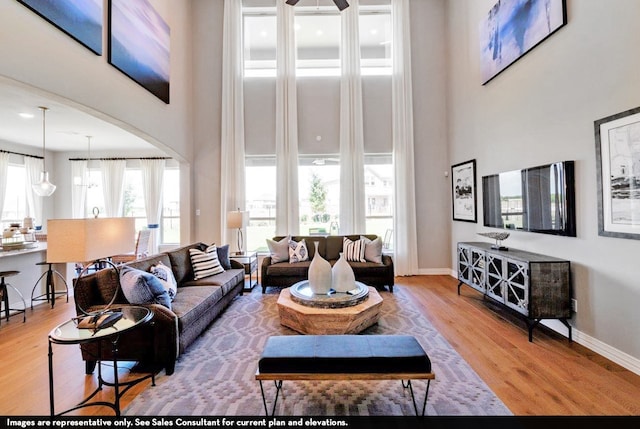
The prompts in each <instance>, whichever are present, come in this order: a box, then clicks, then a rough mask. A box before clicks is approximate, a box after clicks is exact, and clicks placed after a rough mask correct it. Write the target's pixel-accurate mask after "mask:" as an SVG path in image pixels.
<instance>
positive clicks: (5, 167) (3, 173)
mask: <svg viewBox="0 0 640 429" xmlns="http://www.w3.org/2000/svg"><path fill="white" fill-rule="evenodd" d="M10 156H11V154H10V153H8V152H0V217H2V210H4V198H5V196H6V194H7V175H8V174H9V157H10Z"/></svg>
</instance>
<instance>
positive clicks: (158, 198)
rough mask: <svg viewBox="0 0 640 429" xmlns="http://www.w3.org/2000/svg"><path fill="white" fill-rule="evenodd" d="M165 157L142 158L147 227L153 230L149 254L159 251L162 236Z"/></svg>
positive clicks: (150, 237)
mask: <svg viewBox="0 0 640 429" xmlns="http://www.w3.org/2000/svg"><path fill="white" fill-rule="evenodd" d="M165 164H166V161H165V160H164V159H141V160H140V166H141V170H142V193H143V194H144V208H145V211H146V213H147V228H149V229H150V230H151V235H150V236H149V254H150V255H155V254H156V253H158V244H159V242H160V237H159V236H158V232H159V231H160V230H159V228H160V218H161V216H162V188H163V184H164V166H165Z"/></svg>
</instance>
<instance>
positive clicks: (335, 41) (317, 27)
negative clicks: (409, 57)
mask: <svg viewBox="0 0 640 429" xmlns="http://www.w3.org/2000/svg"><path fill="white" fill-rule="evenodd" d="M361 3H366V2H361ZM294 7H295V12H296V13H295V15H296V17H295V24H294V26H295V32H296V53H297V61H296V74H297V76H340V33H341V23H340V13H339V11H338V10H337V9H336V7H335V6H334V5H330V6H319V7H318V6H316V2H315V1H314V2H306V3H305V2H304V1H301V2H299V3H298V4H297V5H296V6H294ZM276 25H277V24H276V8H275V6H273V7H251V6H245V7H244V8H243V28H244V67H245V70H244V73H245V76H246V77H274V76H275V75H276V28H277V27H276ZM360 52H361V57H362V60H361V68H362V70H361V72H362V74H363V75H390V74H391V7H390V1H389V2H388V4H375V5H367V4H361V5H360Z"/></svg>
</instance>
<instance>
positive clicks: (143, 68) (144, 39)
mask: <svg viewBox="0 0 640 429" xmlns="http://www.w3.org/2000/svg"><path fill="white" fill-rule="evenodd" d="M170 36H171V34H170V29H169V25H167V23H166V22H165V21H164V20H163V19H162V17H161V16H160V15H159V14H158V12H157V11H156V10H155V9H154V8H153V6H152V5H151V3H149V1H148V0H109V63H110V64H111V65H113V66H114V67H116V68H117V69H118V70H120V71H121V72H123V73H124V74H126V75H127V76H129V77H130V78H131V79H133V80H134V81H136V82H137V83H138V84H140V85H141V86H142V87H144V88H145V89H147V90H148V91H149V92H151V93H152V94H154V95H155V96H156V97H158V98H159V99H160V100H162V101H164V102H165V103H167V104H168V103H169V59H170V56H169V53H170V49H169V47H170V38H171V37H170Z"/></svg>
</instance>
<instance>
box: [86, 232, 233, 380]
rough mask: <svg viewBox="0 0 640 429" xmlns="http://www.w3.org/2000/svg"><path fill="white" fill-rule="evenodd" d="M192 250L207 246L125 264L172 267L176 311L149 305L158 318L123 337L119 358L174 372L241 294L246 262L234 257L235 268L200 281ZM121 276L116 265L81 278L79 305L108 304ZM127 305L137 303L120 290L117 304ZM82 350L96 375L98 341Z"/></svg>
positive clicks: (106, 351) (107, 350)
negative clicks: (179, 358) (207, 329)
mask: <svg viewBox="0 0 640 429" xmlns="http://www.w3.org/2000/svg"><path fill="white" fill-rule="evenodd" d="M192 248H195V249H199V250H202V251H204V250H205V249H206V248H207V246H206V245H205V244H204V243H195V244H191V245H188V246H184V247H180V248H178V249H174V250H170V251H168V252H165V253H160V254H156V255H153V256H149V257H146V258H143V259H138V260H136V261H133V262H130V263H127V264H124V266H127V267H133V268H136V269H139V270H142V271H145V272H148V271H149V270H150V269H151V267H153V266H156V265H157V264H158V263H159V262H161V263H162V264H163V265H165V266H166V267H171V271H172V273H173V275H174V277H175V280H176V283H177V289H176V290H177V292H176V293H175V297H174V299H173V301H172V302H171V309H169V308H167V307H165V306H163V305H160V304H155V303H152V304H143V305H144V306H146V307H148V308H150V309H151V310H152V311H153V313H154V315H153V319H152V320H151V323H149V324H146V325H142V326H140V327H138V328H136V329H134V330H132V331H130V332H127V333H126V334H123V335H122V336H121V338H120V341H119V343H118V360H123V361H137V362H140V363H142V364H143V365H145V366H149V367H152V368H154V369H157V370H160V369H162V368H164V369H165V372H166V374H167V375H171V374H172V373H173V372H174V369H175V363H176V359H177V358H178V356H180V355H181V354H182V353H184V351H185V350H186V348H187V347H188V346H189V345H190V344H191V343H193V341H195V339H196V338H198V336H199V335H200V334H201V333H202V332H203V331H204V330H205V329H206V328H207V327H208V326H209V324H210V323H211V322H212V321H213V320H214V319H215V318H216V317H217V316H218V315H219V314H220V313H221V312H222V311H223V310H224V309H225V308H226V306H227V305H228V304H229V303H230V302H231V301H232V300H233V299H234V298H235V297H236V296H237V295H238V294H242V290H243V288H244V266H243V265H242V264H240V263H239V262H237V261H233V260H231V261H228V263H229V264H230V269H226V270H225V271H224V272H222V273H219V274H215V275H211V276H208V277H205V278H201V279H199V280H194V270H193V267H192V264H191V257H190V253H189V249H192ZM218 254H219V255H220V253H218ZM227 268H229V266H227ZM118 279H119V276H118V274H117V273H116V271H115V270H114V269H104V270H100V271H97V272H95V273H91V274H89V275H86V276H82V277H80V279H78V280H76V281H75V289H74V295H75V301H76V306H80V307H81V308H82V309H84V310H85V311H95V310H99V309H101V308H104V306H105V304H106V303H108V302H109V301H110V300H111V298H112V297H113V292H114V291H115V290H116V287H117V284H118ZM124 305H131V304H130V303H129V301H128V300H127V298H126V297H125V294H124V293H123V290H122V288H120V289H118V295H117V297H116V300H115V303H114V306H113V307H116V306H124ZM78 313H79V311H78ZM101 349H102V350H101V353H102V359H103V360H109V358H110V357H111V347H110V346H109V345H104V344H103V345H102V347H101ZM81 350H82V358H83V359H84V360H85V363H86V372H87V374H90V373H92V372H93V370H94V368H95V366H96V362H97V361H98V360H100V359H99V358H98V356H97V354H98V345H97V344H95V343H89V344H83V345H81Z"/></svg>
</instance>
